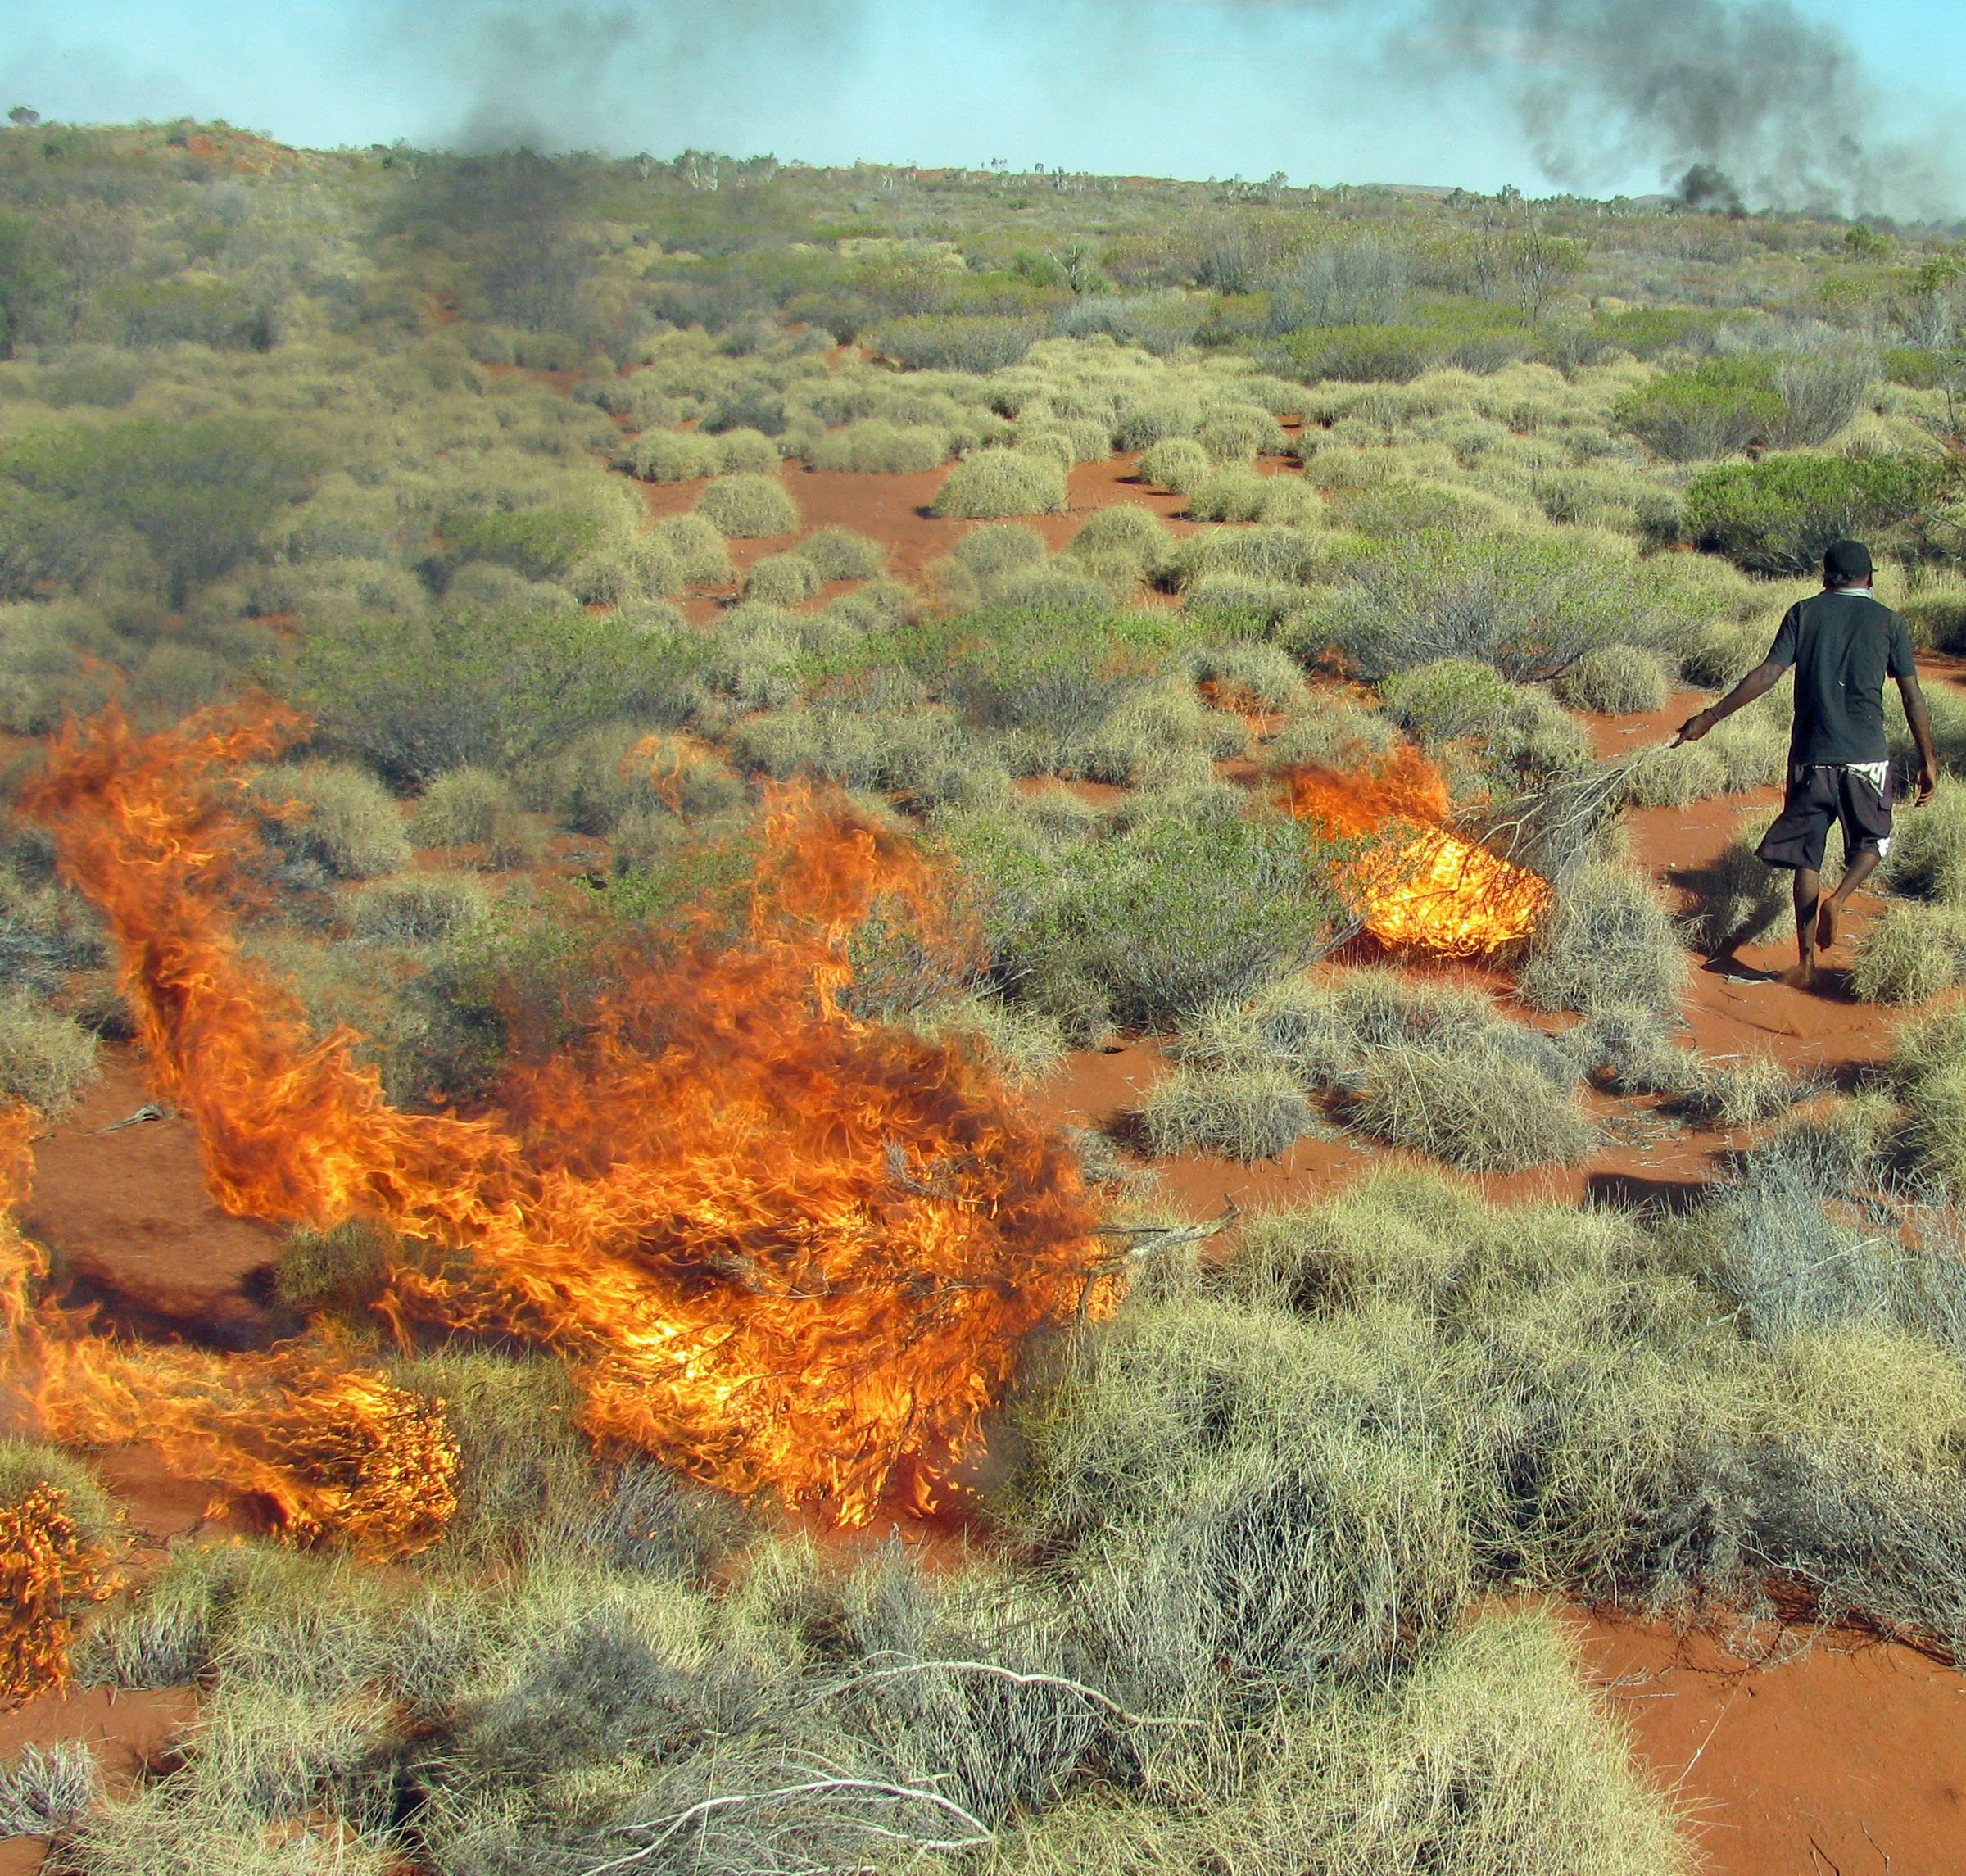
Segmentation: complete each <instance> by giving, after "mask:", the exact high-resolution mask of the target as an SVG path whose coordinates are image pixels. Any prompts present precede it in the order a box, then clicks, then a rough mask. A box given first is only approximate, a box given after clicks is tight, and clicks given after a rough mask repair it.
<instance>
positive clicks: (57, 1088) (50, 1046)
mask: <svg viewBox="0 0 1966 1876" xmlns="http://www.w3.org/2000/svg"><path fill="white" fill-rule="evenodd" d="M96 1076H97V1042H96V1038H95V1037H94V1036H93V1035H91V1034H90V1033H89V1031H88V1030H87V1029H85V1028H84V1027H83V1026H82V1025H81V1024H80V1023H79V1022H76V1021H75V1018H74V1017H71V1016H67V1015H65V1014H63V1013H62V1012H61V1011H60V1010H57V1009H54V1008H51V1007H50V1006H49V1005H48V1004H46V1003H45V1002H43V1000H42V999H41V998H39V996H37V995H35V994H34V991H32V990H15V991H13V992H11V994H7V995H0V1099H5V1100H7V1101H25V1102H26V1103H27V1104H28V1105H29V1107H30V1108H39V1110H40V1112H43V1113H44V1114H51V1115H52V1114H59V1113H61V1112H62V1110H63V1109H65V1108H67V1107H68V1106H70V1103H73V1102H74V1100H75V1097H76V1096H77V1095H78V1094H80V1093H81V1092H82V1090H84V1088H86V1087H87V1086H88V1085H89V1084H90V1083H91V1082H92V1081H94V1080H95V1078H96Z"/></svg>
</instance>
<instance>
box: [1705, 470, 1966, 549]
mask: <svg viewBox="0 0 1966 1876" xmlns="http://www.w3.org/2000/svg"><path fill="white" fill-rule="evenodd" d="M1940 473H1941V470H1940V467H1939V465H1938V464H1937V461H1936V460H1932V459H1927V458H1922V457H1912V456H1888V455H1880V456H1802V455H1798V456H1767V457H1764V459H1763V460H1761V461H1760V462H1758V463H1732V464H1727V465H1726V466H1724V467H1723V468H1719V469H1706V470H1703V471H1702V472H1701V474H1699V475H1698V476H1696V478H1694V480H1693V482H1692V485H1691V487H1688V488H1687V492H1686V529H1687V533H1688V534H1690V535H1691V536H1692V538H1693V539H1694V540H1695V541H1696V542H1697V543H1698V544H1699V545H1700V546H1701V547H1704V548H1706V549H1707V550H1709V551H1711V552H1714V553H1718V554H1724V555H1727V557H1728V559H1729V560H1732V561H1733V563H1734V564H1736V565H1737V566H1738V567H1742V568H1745V569H1746V570H1747V571H1749V572H1750V573H1796V574H1803V573H1814V572H1816V571H1817V570H1818V569H1819V568H1820V567H1821V565H1822V564H1823V551H1824V549H1826V548H1827V547H1828V546H1829V545H1830V543H1831V542H1832V541H1839V540H1842V539H1845V538H1846V537H1850V536H1852V535H1855V536H1860V537H1862V536H1866V535H1869V534H1871V533H1873V532H1875V531H1876V530H1878V529H1888V528H1893V527H1896V526H1897V525H1898V524H1899V523H1902V522H1905V521H1907V520H1909V519H1910V518H1911V517H1912V516H1913V515H1914V514H1917V513H1918V510H1919V509H1920V508H1921V507H1923V505H1924V504H1925V503H1926V501H1927V500H1929V499H1930V497H1931V495H1932V491H1933V489H1934V487H1935V486H1936V484H1937V478H1938V476H1939V474H1940Z"/></svg>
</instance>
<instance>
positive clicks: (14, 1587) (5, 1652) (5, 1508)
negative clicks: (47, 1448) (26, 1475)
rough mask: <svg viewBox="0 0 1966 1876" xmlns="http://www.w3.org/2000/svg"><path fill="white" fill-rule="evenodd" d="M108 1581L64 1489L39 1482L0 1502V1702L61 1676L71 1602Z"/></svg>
mask: <svg viewBox="0 0 1966 1876" xmlns="http://www.w3.org/2000/svg"><path fill="white" fill-rule="evenodd" d="M110 1588H111V1569H110V1560H109V1553H108V1552H106V1551H105V1550H103V1549H102V1548H101V1547H99V1546H97V1545H93V1544H91V1543H88V1542H87V1540H86V1539H85V1538H84V1537H83V1535H82V1533H81V1531H80V1530H79V1529H78V1528H77V1526H76V1524H75V1519H74V1518H73V1517H72V1516H70V1511H69V1500H68V1493H66V1492H64V1491H62V1490H61V1489H59V1488H57V1487H56V1486H52V1485H47V1484H38V1485H34V1486H31V1487H30V1488H29V1489H28V1490H27V1491H26V1492H25V1493H22V1494H21V1496H20V1498H18V1499H16V1501H15V1502H13V1503H12V1504H11V1505H0V1709H4V1708H7V1707H9V1706H16V1705H17V1704H18V1703H19V1702H21V1701H24V1700H29V1699H31V1698H33V1697H34V1695H36V1694H38V1693H44V1692H47V1691H48V1689H49V1688H57V1687H61V1686H64V1685H65V1684H66V1683H67V1680H68V1679H69V1647H70V1643H72V1642H73V1640H74V1639H75V1616H76V1613H77V1610H78V1606H79V1605H82V1604H86V1603H89V1602H100V1601H101V1600H102V1598H103V1597H105V1596H106V1595H108V1594H109V1593H110Z"/></svg>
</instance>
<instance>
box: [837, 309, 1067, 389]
mask: <svg viewBox="0 0 1966 1876" xmlns="http://www.w3.org/2000/svg"><path fill="white" fill-rule="evenodd" d="M1048 330H1049V324H1048V323H1047V322H1045V321H1043V320H1039V319H1016V318H979V317H974V316H972V317H968V318H959V317H943V316H940V315H925V316H922V317H919V318H911V319H890V320H888V321H886V323H885V324H882V325H881V326H879V327H877V329H875V331H874V332H873V333H872V335H871V338H870V342H871V343H872V345H874V346H875V347H877V349H878V350H879V351H882V352H885V353H886V355H887V356H889V357H890V358H891V359H893V360H895V362H896V363H897V364H899V365H901V366H902V367H903V368H904V369H906V370H908V371H967V372H973V373H975V374H978V375H983V374H988V373H990V372H993V371H1003V370H1006V369H1008V368H1009V367H1010V366H1012V365H1016V364H1018V363H1019V362H1021V361H1022V359H1023V358H1024V356H1025V355H1026V353H1028V352H1029V351H1030V350H1031V347H1033V346H1034V345H1035V344H1036V343H1037V342H1038V341H1039V340H1040V339H1041V338H1044V336H1045V334H1046V333H1047V332H1048Z"/></svg>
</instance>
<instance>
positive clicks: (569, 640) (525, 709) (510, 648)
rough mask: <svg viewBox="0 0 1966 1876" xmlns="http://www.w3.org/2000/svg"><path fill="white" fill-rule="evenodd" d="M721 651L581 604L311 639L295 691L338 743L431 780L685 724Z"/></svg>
mask: <svg viewBox="0 0 1966 1876" xmlns="http://www.w3.org/2000/svg"><path fill="white" fill-rule="evenodd" d="M708 651H709V646H708V644H707V643H706V641H704V639H703V638H702V637H700V635H698V634H695V633H693V632H664V631H660V630H655V631H645V630H642V629H641V628H640V627H639V626H638V624H637V623H636V614H633V613H631V612H624V613H613V614H596V613H589V612H586V611H583V610H582V609H581V608H579V607H578V606H568V607H564V608H557V609H552V610H548V611H538V612H522V613H517V614H512V613H507V614H496V615H492V616H489V617H487V615H485V614H478V613H469V612H455V613H452V612H442V613H437V614H430V615H428V617H424V618H420V619H414V620H410V621H402V620H396V619H360V620H356V621H353V622H351V623H347V624H346V625H342V626H339V627H337V628H334V629H333V630H324V631H322V632H317V633H315V634H314V635H313V636H311V637H310V638H308V639H307V640H306V641H305V643H304V644H303V645H302V646H301V648H300V652H299V656H298V659H297V664H298V669H297V679H298V682H297V686H296V689H297V691H298V694H299V698H300V700H303V701H304V702H305V703H306V705H307V707H308V708H309V709H311V711H312V712H313V714H314V716H315V720H316V721H317V722H318V723H319V725H320V726H321V730H322V732H323V734H324V736H327V737H328V738H330V739H332V740H333V741H335V742H337V743H339V744H340V745H342V746H343V747H346V748H351V749H355V750H359V751H360V752H361V753H362V754H364V755H365V756H367V757H368V758H369V759H370V760H371V761H373V762H374V764H376V766H377V767H378V768H380V769H381V770H382V771H383V773H386V774H388V775H390V776H392V777H396V778H399V779H400V780H401V781H404V782H426V781H428V780H429V779H431V778H432V777H435V776H437V775H441V774H442V773H444V772H445V771H446V770H447V769H453V768H467V767H492V768H515V767H517V766H519V765H521V764H525V763H528V762H531V761H533V760H536V759H538V758H539V757H540V756H541V754H544V753H545V752H546V751H547V750H552V749H556V748H559V747H560V746H561V745H564V744H565V743H566V742H568V741H571V740H572V739H573V737H574V736H578V735H579V734H580V733H581V732H582V731H583V730H587V729H591V728H593V727H595V726H596V725H597V724H600V723H609V722H612V721H614V720H615V719H617V718H623V717H641V718H646V719H653V720H655V721H666V722H670V723H676V722H680V721H681V720H682V716H684V715H686V714H687V713H688V711H689V709H691V708H693V707H694V700H695V697H696V696H700V692H699V691H695V688H694V686H695V679H696V675H697V673H698V672H699V671H700V668H702V664H703V660H704V658H705V656H706V655H708ZM369 786H370V787H371V788H373V786H374V785H373V784H370V785H369ZM400 864H401V859H400V858H396V859H392V862H391V863H390V864H388V865H385V866H378V867H377V868H375V869H374V870H375V871H377V872H389V871H392V870H393V869H394V868H395V866H396V865H400Z"/></svg>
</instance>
